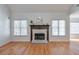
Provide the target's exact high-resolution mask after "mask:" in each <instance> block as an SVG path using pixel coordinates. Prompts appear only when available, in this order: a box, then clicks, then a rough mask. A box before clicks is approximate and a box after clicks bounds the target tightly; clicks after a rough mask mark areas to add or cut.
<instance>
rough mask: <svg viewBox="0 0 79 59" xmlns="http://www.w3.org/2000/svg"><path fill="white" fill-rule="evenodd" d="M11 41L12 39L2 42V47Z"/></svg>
mask: <svg viewBox="0 0 79 59" xmlns="http://www.w3.org/2000/svg"><path fill="white" fill-rule="evenodd" d="M9 42H10V40H8V41H6V42H4V43H2V44H0V47H2V46H4V45H6V44H8V43H9Z"/></svg>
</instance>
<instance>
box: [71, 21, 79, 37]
mask: <svg viewBox="0 0 79 59" xmlns="http://www.w3.org/2000/svg"><path fill="white" fill-rule="evenodd" d="M70 34H71V35H74V34H75V35H76V34H79V22H71V23H70Z"/></svg>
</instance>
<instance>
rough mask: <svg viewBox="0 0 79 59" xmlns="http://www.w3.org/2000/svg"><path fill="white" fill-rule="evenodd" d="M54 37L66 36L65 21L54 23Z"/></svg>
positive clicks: (54, 21)
mask: <svg viewBox="0 0 79 59" xmlns="http://www.w3.org/2000/svg"><path fill="white" fill-rule="evenodd" d="M52 35H55V36H58V35H59V36H63V35H65V21H64V20H53V21H52Z"/></svg>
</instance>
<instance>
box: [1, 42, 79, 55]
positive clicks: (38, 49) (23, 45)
mask: <svg viewBox="0 0 79 59" xmlns="http://www.w3.org/2000/svg"><path fill="white" fill-rule="evenodd" d="M78 54H79V42H50V43H48V44H33V43H30V42H28V43H27V42H10V43H8V44H6V45H5V46H3V47H0V55H78Z"/></svg>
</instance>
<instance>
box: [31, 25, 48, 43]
mask: <svg viewBox="0 0 79 59" xmlns="http://www.w3.org/2000/svg"><path fill="white" fill-rule="evenodd" d="M30 28H31V42H32V43H47V42H48V41H49V25H30Z"/></svg>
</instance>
